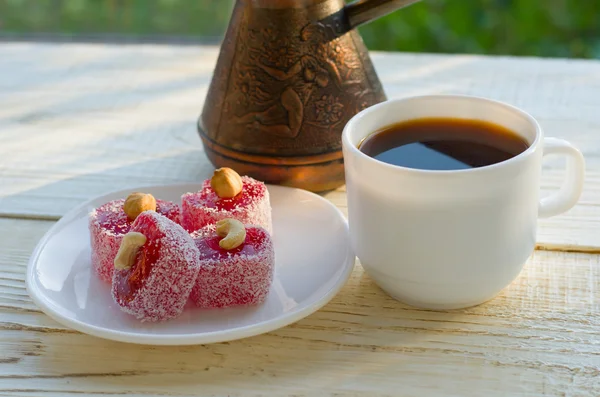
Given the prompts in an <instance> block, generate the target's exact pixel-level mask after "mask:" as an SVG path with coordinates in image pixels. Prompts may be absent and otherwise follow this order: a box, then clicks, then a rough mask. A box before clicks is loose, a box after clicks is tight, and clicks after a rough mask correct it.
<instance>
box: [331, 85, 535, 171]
mask: <svg viewBox="0 0 600 397" xmlns="http://www.w3.org/2000/svg"><path fill="white" fill-rule="evenodd" d="M422 99H446V100H447V99H457V100H470V101H477V102H484V103H486V104H488V105H492V106H499V107H502V108H504V109H506V110H509V111H512V112H514V113H517V114H519V115H520V116H521V117H523V118H524V119H526V120H527V121H528V122H529V123H530V124H531V125H532V126H533V128H534V130H535V138H534V139H533V142H531V143H529V140H528V139H527V143H528V145H529V146H528V147H527V149H525V150H524V151H523V152H521V153H519V154H518V155H516V156H514V157H511V158H510V159H508V160H504V161H501V162H499V163H494V164H490V165H485V166H482V167H476V168H467V169H457V170H424V169H418V168H410V167H405V166H401V165H395V164H390V163H386V162H383V161H381V160H377V159H376V158H374V157H371V156H369V155H367V154H365V153H363V152H362V151H361V150H360V149H359V148H358V146H357V145H356V144H354V143H353V142H352V141H351V139H350V134H351V132H352V130H354V129H356V128H357V127H356V124H358V123H359V122H360V120H361V119H362V118H363V117H365V116H366V115H367V114H370V113H373V112H377V111H381V110H383V109H385V108H386V107H389V106H393V105H395V104H398V103H402V102H410V101H414V100H422ZM431 117H435V116H431ZM414 119H417V117H415V118H414ZM464 119H467V120H483V121H488V120H486V119H476V118H464ZM408 120H411V118H406V119H402V120H399V122H400V121H408ZM495 124H500V125H502V124H501V123H495ZM515 132H516V131H515ZM374 133H376V131H373V132H370V133H369V134H367V135H365V136H364V137H362V138H361V141H362V139H365V138H366V137H367V136H369V135H371V134H374ZM516 133H518V132H516ZM519 136H521V137H523V135H521V134H519ZM542 138H543V131H542V128H541V126H540V124H539V123H538V121H537V120H536V119H535V118H534V117H533V116H532V115H530V114H529V113H527V112H526V111H524V110H523V109H520V108H518V107H516V106H514V105H511V104H509V103H506V102H502V101H498V100H495V99H490V98H485V97H480V96H474V95H461V94H431V95H415V96H409V97H403V98H394V99H388V100H386V101H383V102H380V103H377V104H375V105H372V106H369V107H368V108H366V109H363V110H361V111H360V112H358V113H357V114H356V115H354V116H353V117H352V118H351V119H350V120H349V121H348V123H346V125H345V127H344V129H343V131H342V145H343V146H344V147H345V148H346V149H347V150H348V151H350V152H352V153H353V154H354V155H355V156H358V157H359V158H361V159H362V160H364V161H368V162H371V163H374V164H377V165H378V166H382V167H385V168H390V169H396V170H402V171H406V172H413V173H419V174H429V175H442V174H445V175H447V174H475V173H481V172H486V171H490V170H493V169H498V168H503V167H506V166H509V165H511V164H515V163H520V162H522V161H525V160H526V159H527V158H528V157H529V156H531V155H532V154H533V153H534V152H535V150H536V148H537V146H538V145H539V143H540V141H541V140H542Z"/></svg>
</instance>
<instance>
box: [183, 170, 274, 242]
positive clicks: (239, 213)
mask: <svg viewBox="0 0 600 397" xmlns="http://www.w3.org/2000/svg"><path fill="white" fill-rule="evenodd" d="M242 182H243V187H242V191H241V192H240V193H239V194H238V195H237V196H235V197H233V198H221V197H219V196H218V195H217V194H216V193H215V191H214V190H213V188H212V187H211V186H210V179H208V180H206V181H204V183H203V185H202V189H201V190H200V191H199V192H196V193H186V194H184V195H183V196H182V197H181V226H183V227H184V229H186V230H187V231H188V232H193V231H195V230H198V229H201V228H203V227H204V226H207V225H212V224H214V223H216V222H217V221H220V220H221V219H225V218H233V219H237V220H239V221H240V222H242V223H243V224H246V225H256V226H262V227H263V228H265V229H266V230H267V231H268V232H269V233H272V232H273V225H272V222H271V203H270V201H269V191H268V190H267V186H266V185H265V184H264V183H262V182H260V181H257V180H256V179H253V178H251V177H249V176H242Z"/></svg>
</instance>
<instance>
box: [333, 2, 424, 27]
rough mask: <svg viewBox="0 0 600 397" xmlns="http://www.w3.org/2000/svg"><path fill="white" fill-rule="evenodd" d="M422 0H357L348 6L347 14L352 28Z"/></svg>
mask: <svg viewBox="0 0 600 397" xmlns="http://www.w3.org/2000/svg"><path fill="white" fill-rule="evenodd" d="M418 1H420V0H357V1H355V2H354V3H350V4H348V5H347V6H346V8H345V10H346V15H347V16H348V22H349V24H350V27H351V28H355V27H357V26H360V25H362V24H365V23H367V22H371V21H372V20H374V19H377V18H379V17H382V16H384V15H387V14H389V13H390V12H392V11H396V10H398V9H400V8H403V7H406V6H409V5H411V4H413V3H416V2H418Z"/></svg>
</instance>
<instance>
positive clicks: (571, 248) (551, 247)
mask: <svg viewBox="0 0 600 397" xmlns="http://www.w3.org/2000/svg"><path fill="white" fill-rule="evenodd" d="M60 218H61V217H60V216H56V215H40V214H18V213H4V212H0V219H21V220H31V221H58V220H60ZM535 249H536V250H537V251H554V252H569V253H584V254H600V248H599V247H592V246H586V245H581V246H577V245H558V244H551V243H537V244H536V245H535Z"/></svg>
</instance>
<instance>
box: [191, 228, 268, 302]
mask: <svg viewBox="0 0 600 397" xmlns="http://www.w3.org/2000/svg"><path fill="white" fill-rule="evenodd" d="M192 237H194V241H195V242H196V246H197V247H198V250H199V251H200V272H199V273H198V278H197V279H196V283H195V285H194V288H193V289H192V293H191V294H190V299H191V301H192V302H193V303H194V304H195V305H196V306H198V307H201V308H223V307H230V306H240V305H257V304H260V303H262V302H264V301H265V299H266V297H267V295H268V293H269V289H270V287H271V283H272V281H273V272H274V269H275V251H274V249H273V242H272V240H271V237H270V235H269V233H268V232H267V231H266V230H265V229H264V228H262V227H258V226H246V238H245V240H244V243H243V244H242V245H240V246H239V247H237V248H234V249H232V250H225V249H223V248H221V247H220V246H219V241H220V240H221V237H219V236H217V234H216V232H215V227H214V225H212V226H207V227H205V228H203V229H201V230H198V231H196V232H194V233H192Z"/></svg>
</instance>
